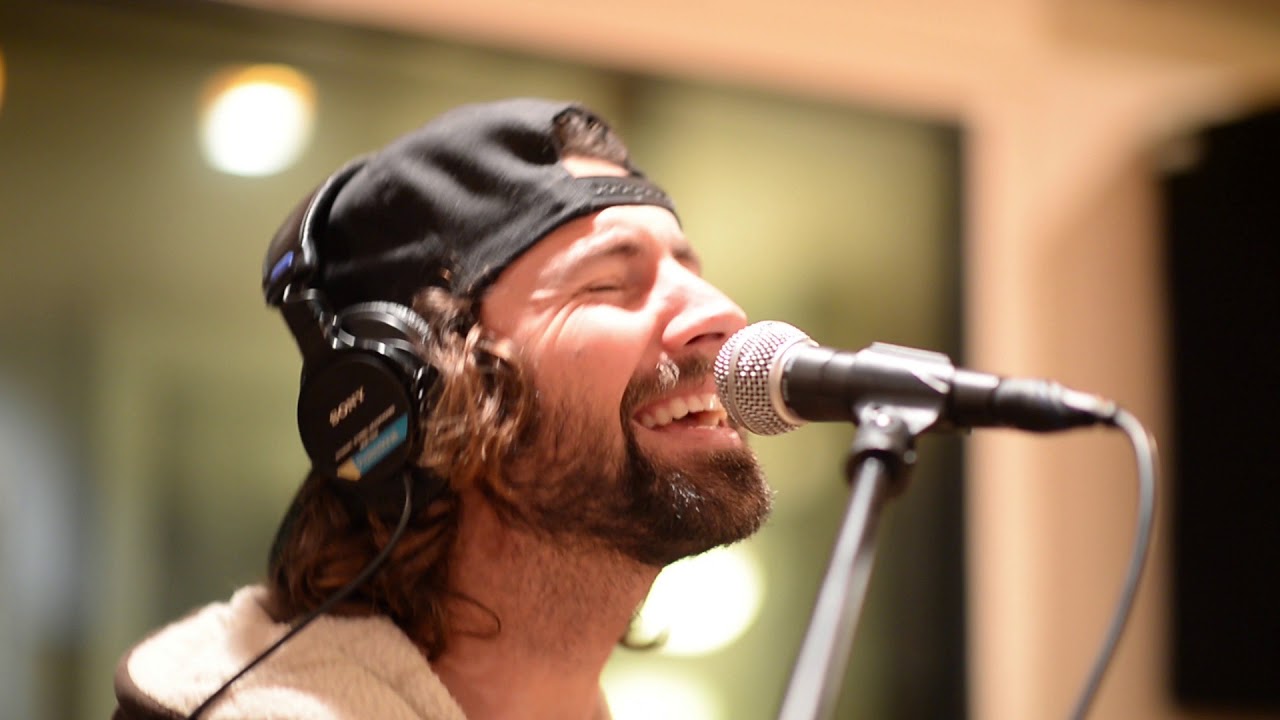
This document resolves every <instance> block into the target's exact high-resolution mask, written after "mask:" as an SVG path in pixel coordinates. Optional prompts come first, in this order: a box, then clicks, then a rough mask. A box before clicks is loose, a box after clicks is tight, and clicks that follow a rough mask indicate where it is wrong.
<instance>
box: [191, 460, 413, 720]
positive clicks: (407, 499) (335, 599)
mask: <svg viewBox="0 0 1280 720" xmlns="http://www.w3.org/2000/svg"><path fill="white" fill-rule="evenodd" d="M410 475H411V473H408V472H405V473H401V478H402V479H403V481H404V509H403V510H401V512H400V521H399V523H397V524H396V529H395V530H394V531H392V533H391V537H390V538H388V539H387V544H386V545H385V546H383V548H382V550H380V551H378V554H377V556H375V557H374V558H373V560H370V561H369V564H368V565H366V566H365V567H364V569H363V570H361V571H360V574H359V575H356V576H355V577H354V578H352V579H351V580H350V581H349V582H347V584H346V585H343V586H342V587H341V588H338V590H337V592H335V593H333V594H332V595H330V596H329V597H328V598H327V599H326V600H325V601H324V602H322V603H320V605H319V606H318V607H316V608H315V609H314V610H312V611H311V612H309V613H307V614H306V615H305V616H303V618H302V620H301V621H299V622H298V624H297V625H294V626H293V627H292V628H290V629H289V632H287V633H285V634H284V635H283V636H282V637H281V638H280V639H279V640H276V641H275V642H274V643H272V644H271V645H270V646H269V647H268V648H267V649H266V650H263V651H262V652H260V653H258V655H257V657H255V658H254V659H252V660H250V661H249V663H248V664H246V665H245V666H244V667H243V668H241V669H240V671H239V672H237V673H236V674H235V675H233V676H231V679H230V680H227V681H226V682H224V683H223V684H222V685H221V686H220V687H219V688H218V689H217V690H215V691H213V694H212V695H210V696H209V697H207V698H205V700H204V702H202V703H200V705H199V706H197V707H196V709H195V710H192V711H191V713H190V714H189V715H187V718H186V720H196V718H198V717H199V716H200V713H202V712H204V711H205V710H207V709H208V708H209V706H210V705H212V704H213V702H214V701H215V700H217V699H218V698H219V697H221V696H222V695H223V693H225V692H226V691H227V690H228V689H229V688H230V687H231V685H232V684H233V683H235V681H237V680H239V679H240V678H241V677H243V676H244V675H245V674H246V673H248V672H249V671H250V670H252V669H254V668H255V667H257V666H258V664H259V663H261V662H262V661H263V660H266V659H267V658H268V657H270V656H271V655H272V653H274V652H275V651H276V650H279V649H280V647H281V646H282V645H284V644H285V643H286V642H288V641H289V640H291V639H292V638H293V636H295V635H297V634H298V633H300V632H302V629H303V628H305V627H307V626H308V625H310V624H311V622H312V621H313V620H315V619H316V618H318V617H320V616H321V615H323V614H325V613H326V612H328V611H329V610H331V609H333V607H334V606H336V605H337V604H338V603H340V602H342V601H343V600H345V599H346V598H347V596H348V595H350V594H351V593H352V592H353V591H354V590H355V589H356V588H358V587H360V586H361V585H363V584H365V583H366V582H368V581H369V578H371V577H373V574H374V573H376V572H377V571H378V570H379V569H380V568H381V567H382V566H383V564H384V563H386V561H387V558H389V557H390V556H391V550H392V549H394V548H395V546H396V544H397V543H399V542H400V538H401V537H402V536H403V535H404V531H405V529H406V528H408V527H409V516H410V515H411V514H412V513H411V511H412V508H413V481H412V479H411V478H410Z"/></svg>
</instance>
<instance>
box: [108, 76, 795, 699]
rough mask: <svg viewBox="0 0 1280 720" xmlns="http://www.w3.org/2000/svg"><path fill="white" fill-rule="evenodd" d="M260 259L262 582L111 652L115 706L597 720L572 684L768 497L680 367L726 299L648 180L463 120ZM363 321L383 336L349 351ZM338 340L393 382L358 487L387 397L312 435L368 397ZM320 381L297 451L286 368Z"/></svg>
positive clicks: (560, 136)
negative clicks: (368, 418)
mask: <svg viewBox="0 0 1280 720" xmlns="http://www.w3.org/2000/svg"><path fill="white" fill-rule="evenodd" d="M309 228H313V229H309ZM312 234H314V236H315V237H314V238H310V240H311V244H314V247H312V246H311V244H309V243H307V242H301V244H300V241H299V239H298V238H309V237H310V235H312ZM313 256H314V257H313ZM299 258H302V260H299ZM267 266H268V277H267V280H266V282H265V285H266V286H267V292H268V299H269V301H271V302H272V303H273V304H277V305H279V306H281V308H282V310H283V311H284V312H285V314H286V319H287V320H288V321H289V324H290V327H291V329H292V330H293V331H294V334H295V336H296V337H297V339H298V343H299V345H300V347H302V349H303V354H304V385H303V392H302V395H303V398H304V399H302V400H300V404H299V418H300V427H301V428H302V431H303V439H304V444H305V445H307V447H308V451H309V452H310V453H311V456H312V458H313V462H314V464H315V465H314V467H313V471H312V473H311V474H310V476H309V477H308V479H307V481H306V482H305V483H304V485H303V487H302V488H301V490H300V491H299V494H298V497H297V498H296V499H295V501H294V504H293V507H292V508H291V509H290V511H289V514H288V516H287V517H286V520H285V522H284V523H283V525H282V527H281V530H280V533H279V535H278V536H277V541H276V545H275V547H274V548H273V551H272V557H271V563H270V572H269V578H268V581H267V582H266V583H265V585H263V586H254V587H249V588H245V589H243V590H241V591H240V592H238V593H237V594H236V595H235V596H234V597H233V598H232V599H231V600H230V601H229V602H228V603H221V604H215V605H211V606H208V607H206V608H204V609H203V610H200V611H198V612H197V613H196V614H194V615H192V616H191V617H188V618H186V619H184V620H181V621H179V622H177V623H175V624H173V625H170V626H169V627H167V628H165V629H163V630H161V631H160V632H159V633H157V634H156V635H154V636H152V637H151V638H149V639H148V640H146V641H144V642H143V643H142V644H140V645H139V646H138V647H136V648H134V649H133V650H131V651H130V652H129V653H127V654H126V655H125V657H124V658H122V660H121V663H120V667H119V669H118V672H117V678H116V689H117V697H118V699H119V707H118V709H117V714H116V717H117V718H121V719H126V718H127V719H129V720H135V719H138V718H155V717H166V718H172V717H183V716H187V715H188V714H190V713H192V712H193V711H195V710H196V709H197V708H200V710H199V712H200V714H201V717H207V718H241V717H280V718H355V717H377V718H430V719H432V720H435V719H437V718H438V719H449V720H454V719H458V718H468V719H469V720H486V719H489V718H548V719H552V718H554V719H555V720H578V719H581V720H588V719H595V718H605V717H608V715H609V713H608V708H607V706H606V705H605V703H604V700H603V696H602V694H601V692H600V687H599V682H600V673H601V670H602V668H603V666H604V664H605V661H606V660H607V659H608V656H609V654H610V652H611V651H612V649H613V647H614V646H615V645H616V643H617V642H618V639H619V638H620V637H622V636H623V635H624V634H625V632H626V629H627V627H628V624H629V622H630V620H631V618H632V616H633V613H634V612H635V610H636V608H637V607H638V605H639V604H640V603H641V601H642V600H643V598H644V597H645V594H646V593H647V591H648V588H649V586H650V584H651V583H652V581H653V579H654V578H655V577H656V575H657V573H658V572H659V570H660V569H661V568H662V567H663V566H664V565H666V564H668V563H670V562H672V561H674V560H677V559H679V558H682V557H686V556H688V555H692V554H696V553H700V552H703V551H705V550H707V549H710V548H712V547H715V546H717V545H721V544H725V543H731V542H734V541H737V540H739V539H741V538H744V537H746V536H748V535H750V534H751V533H752V532H754V531H755V530H756V529H758V527H759V526H760V525H761V523H762V522H763V521H764V519H765V517H766V516H767V514H768V511H769V506H770V499H771V493H770V491H769V490H768V488H767V486H766V485H765V483H764V479H763V477H762V474H761V472H760V470H759V468H758V465H757V464H756V461H755V458H754V456H753V455H752V453H751V452H750V451H749V450H748V449H747V448H746V446H745V444H744V442H743V438H742V437H741V435H740V433H739V432H738V430H737V429H735V428H733V427H730V426H729V424H728V421H727V419H726V416H725V413H724V412H723V410H721V409H720V407H719V404H718V400H717V398H716V395H715V387H714V382H713V380H712V377H711V374H710V367H711V364H712V361H713V360H714V358H715V355H716V353H717V351H718V350H719V348H720V346H721V345H722V344H723V343H724V341H725V340H726V339H727V338H728V337H729V335H731V334H732V333H733V332H735V331H736V330H738V329H740V328H741V327H743V326H744V325H745V317H744V314H743V312H742V310H741V309H740V308H739V307H738V306H737V305H735V304H734V303H733V302H732V301H730V300H729V299H728V298H727V297H726V296H725V295H724V294H723V293H721V292H720V291H719V290H717V289H716V288H715V287H713V286H712V285H710V284H709V283H707V282H706V281H705V280H704V279H703V278H702V277H701V275H700V267H699V263H698V259H697V256H696V254H695V253H694V252H693V250H692V248H691V247H690V245H689V244H688V241H687V240H686V238H685V237H684V235H683V233H682V232H681V229H680V225H679V222H678V220H677V218H676V216H675V214H674V212H673V209H672V206H671V203H670V201H669V199H668V198H667V196H666V195H665V194H664V193H663V192H662V191H661V190H659V189H658V188H657V187H656V186H654V185H652V184H651V183H649V182H648V181H647V180H646V179H645V178H644V176H643V175H642V174H640V173H639V172H638V171H637V170H636V169H635V168H634V167H633V166H632V165H631V163H630V160H629V158H628V155H627V150H626V148H625V147H624V146H623V145H622V143H621V141H620V140H619V139H618V138H617V137H616V136H615V135H614V134H613V132H612V131H611V130H610V129H609V128H608V126H607V125H606V124H605V123H604V122H603V121H601V120H600V119H599V118H598V117H596V116H595V115H594V114H593V113H592V112H591V111H589V110H587V109H585V108H582V107H581V106H578V105H574V104H568V103H555V102H549V101H542V100H511V101H504V102H498V103H491V104H484V105H474V106H467V107H463V108H459V109H457V110H454V111H452V112H450V113H446V114H445V115H443V116H441V117H439V118H437V119H436V120H434V121H432V122H431V123H428V124H427V125H425V126H424V127H423V128H420V129H419V130H417V131H415V132H414V133H411V134H410V135H408V136H406V137H405V138H402V139H401V140H399V141H397V142H395V143H393V144H391V145H390V146H388V147H387V148H386V149H384V150H383V151H381V152H379V153H376V154H374V155H372V156H370V157H369V158H367V159H365V160H362V161H360V162H358V163H356V164H355V165H353V166H352V167H351V168H349V169H348V170H347V171H344V172H342V173H339V175H338V176H335V178H334V179H332V180H331V181H330V183H328V184H327V185H326V186H325V187H324V188H322V189H321V190H320V191H319V192H318V193H317V195H316V197H315V198H314V199H311V200H309V201H307V202H304V204H303V207H302V208H300V210H299V211H298V212H295V214H294V216H293V217H292V218H291V220H290V221H289V222H287V223H286V224H285V227H284V228H282V230H281V232H280V233H279V234H278V235H277V238H276V240H275V241H274V242H273V244H272V248H271V250H270V251H269V253H268V263H267ZM282 278H283V279H282ZM282 286H283V287H282ZM300 307H301V308H306V309H307V312H314V316H313V315H309V314H307V313H302V314H298V313H299V312H301V311H299V310H298V308H300ZM344 308H345V309H346V310H344ZM407 308H412V310H408V309H407ZM312 317H314V319H315V320H316V323H315V327H312V328H311V329H310V330H308V327H309V323H310V319H311V318H312ZM370 317H376V318H377V320H376V321H369V322H366V321H367V320H368V318H370ZM370 323H371V324H372V326H376V328H377V329H380V330H382V331H383V332H384V333H386V334H390V335H392V336H394V337H392V338H391V339H386V338H382V339H379V340H377V341H376V342H371V341H367V340H365V339H362V338H359V337H357V336H359V335H360V333H362V332H365V331H367V330H368V327H369V326H370ZM316 327H318V328H320V329H321V331H322V335H323V341H317V340H316V338H317V337H320V336H319V335H317V334H316V333H317V331H316V330H315V328H316ZM335 328H337V329H336V330H335ZM353 338H354V339H353ZM336 346H344V347H343V348H342V349H343V350H346V351H348V352H346V354H343V353H341V352H334V351H333V348H334V347H336ZM397 348H398V349H397ZM355 351H360V352H363V353H365V354H366V355H369V354H379V355H381V356H383V357H382V358H381V359H390V360H391V361H392V362H390V363H388V364H389V365H391V366H397V365H402V366H406V367H407V368H408V369H407V370H406V371H405V374H406V376H407V377H411V378H413V379H415V380H410V381H409V383H408V385H409V387H410V390H409V391H408V393H407V396H408V397H410V398H422V410H421V417H418V415H417V414H415V412H414V409H413V408H410V409H409V411H407V412H406V416H408V417H412V418H415V419H414V420H413V421H412V422H410V423H409V425H408V426H407V427H408V428H409V430H408V432H407V434H408V435H409V438H408V439H409V442H408V443H406V445H405V447H411V448H412V456H411V457H409V458H408V459H407V461H406V462H404V463H400V464H395V463H392V464H393V465H394V467H393V469H392V471H390V472H387V473H385V474H386V475H387V478H386V479H374V476H375V475H378V474H381V473H382V471H381V465H380V464H379V463H383V457H384V456H383V452H384V449H385V448H383V446H386V447H391V448H393V450H395V449H398V446H397V444H396V443H397V442H398V441H399V440H398V438H399V436H398V435H396V434H395V432H393V431H392V430H389V429H388V428H390V427H391V426H392V425H393V423H392V421H389V420H386V418H387V417H390V416H391V415H393V414H394V413H392V412H391V411H388V412H386V413H383V414H382V415H380V416H379V417H378V419H377V420H376V421H375V423H374V424H373V425H369V426H367V428H366V430H371V432H364V431H362V433H360V434H357V435H356V436H354V437H356V439H357V440H359V442H356V443H355V445H357V446H359V448H365V449H360V450H359V452H355V451H354V450H352V451H351V452H350V453H348V450H350V449H351V446H352V444H353V443H352V442H351V441H350V440H349V439H348V436H341V437H340V438H339V440H337V441H332V443H331V444H328V445H326V443H329V442H330V440H331V438H330V436H329V435H325V434H324V433H327V432H329V430H328V429H326V428H331V429H339V428H341V426H342V425H343V424H344V423H345V422H346V416H347V414H348V413H351V414H357V413H360V412H364V406H365V405H367V404H370V403H371V402H372V401H370V402H366V395H367V394H370V395H374V396H377V395H378V394H379V392H381V391H380V390H377V389H376V388H374V389H367V388H366V387H365V385H364V384H361V385H359V387H358V388H356V389H352V388H355V386H354V385H342V384H341V383H342V382H343V381H344V380H346V376H345V374H344V373H334V372H332V371H330V368H331V367H333V366H334V363H335V362H337V361H339V360H345V359H347V358H350V357H352V356H353V355H354V354H358V353H356V352H355ZM406 355H412V356H413V357H411V358H407V357H406ZM317 358H320V359H317ZM335 358H336V359H337V360H335ZM381 359H380V360H379V362H381ZM361 362H364V360H363V359H362V360H361ZM416 363H420V364H416ZM361 367H363V365H361ZM415 368H420V369H415ZM360 372H363V371H360ZM379 372H380V371H379ZM334 375H337V376H338V377H337V378H336V379H334V380H332V382H335V383H338V385H337V389H336V390H334V391H333V392H329V391H330V390H332V388H328V387H326V388H325V390H326V392H328V395H326V396H325V397H326V398H332V399H328V400H326V402H324V403H321V405H322V406H323V408H324V410H323V412H322V413H320V420H319V421H318V425H319V426H321V431H320V432H321V436H320V439H319V440H315V439H309V436H308V432H309V430H308V426H309V425H310V424H311V423H310V422H309V420H307V419H306V416H307V410H306V407H308V402H307V401H306V400H305V399H306V398H307V397H308V396H309V393H312V392H313V390H312V389H309V384H311V385H314V384H317V383H321V381H322V380H321V379H323V378H326V377H329V376H334ZM424 375H425V376H429V377H430V378H431V381H430V382H429V384H428V386H427V387H426V388H425V389H423V388H419V387H417V386H416V385H415V384H414V383H415V382H416V378H418V377H420V376H424ZM323 382H325V383H327V382H330V380H323ZM366 391H367V392H366ZM414 402H416V400H415V401H414ZM410 404H413V403H412V402H411V403H410ZM361 422H363V421H361ZM388 439H389V442H384V440H388ZM338 445H341V447H340V448H339V449H338V451H337V452H338V455H340V456H341V457H336V458H335V457H331V456H330V453H329V452H328V451H330V450H332V449H333V447H335V446H338ZM317 446H323V447H324V448H325V450H322V451H317V450H316V447H317ZM370 449H376V450H377V453H376V457H373V458H372V459H371V460H370V459H369V457H368V454H369V452H371V451H372V450H370ZM386 452H388V453H391V455H390V457H392V458H393V459H394V452H393V451H392V450H387V451H386ZM366 461H367V462H366ZM353 463H354V464H353ZM362 463H364V464H362ZM383 464H385V463H383ZM335 465H341V467H338V468H337V469H336V470H335V469H334V468H333V467H332V466H335ZM352 468H356V469H355V470H353V469H352ZM370 487H373V488H374V490H369V488H370ZM424 496H425V497H424ZM402 513H403V517H404V519H405V520H406V522H407V529H404V531H403V535H401V534H400V531H399V529H398V528H397V527H396V525H397V519H396V518H397V516H401V515H402ZM384 551H385V552H384ZM379 553H383V554H384V555H385V564H382V565H381V567H380V568H378V569H376V571H373V573H372V575H371V577H368V578H367V579H365V578H364V577H363V576H364V575H365V574H368V573H369V572H370V571H371V568H375V567H377V566H378V564H379V563H380V562H381V561H382V559H383V558H382V557H378V556H379ZM347 592H349V593H350V594H349V595H344V594H342V593H347ZM322 606H323V607H322ZM318 610H322V611H324V612H323V614H321V615H320V616H319V617H318V619H315V620H314V622H311V621H310V620H309V619H308V617H309V616H310V615H315V614H316V613H317V611H318ZM308 622H309V625H307V626H306V627H305V629H304V630H302V631H299V632H297V633H296V634H295V635H292V636H291V637H289V638H288V639H287V640H286V641H285V642H284V643H283V645H280V646H279V647H278V649H273V648H272V644H273V643H275V642H277V641H279V640H280V639H281V638H284V637H286V633H287V632H288V631H289V630H290V625H291V624H292V625H293V627H295V628H297V627H299V626H300V625H302V624H305V623H308ZM255 661H256V662H257V664H256V665H254V666H253V667H251V669H249V670H248V671H247V672H244V674H243V675H242V676H239V677H238V679H235V680H234V681H233V682H230V683H229V685H228V681H229V680H231V679H232V678H233V677H236V676H237V673H238V672H240V671H241V670H243V669H244V668H246V667H248V666H250V665H251V664H252V663H254V662H255ZM211 698H212V699H211ZM202 703H203V704H204V705H205V706H204V707H201V705H202Z"/></svg>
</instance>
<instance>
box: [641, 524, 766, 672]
mask: <svg viewBox="0 0 1280 720" xmlns="http://www.w3.org/2000/svg"><path fill="white" fill-rule="evenodd" d="M763 575H764V574H763V572H762V571H761V569H760V563H759V562H758V561H757V560H756V558H755V555H754V554H752V552H751V551H750V549H749V546H747V545H733V546H731V547H721V548H716V549H714V550H710V551H708V552H705V553H703V554H701V555H697V556H694V557H691V558H686V559H684V560H681V561H679V562H677V563H674V564H672V565H669V566H667V568H666V569H664V570H663V571H662V573H661V574H659V575H658V579H657V580H655V581H654V583H653V587H652V588H651V589H650V590H649V597H648V598H646V599H645V601H644V605H643V606H642V607H641V609H640V614H639V616H638V618H637V620H638V622H639V628H638V630H639V634H638V636H639V637H641V638H644V637H664V636H665V642H664V643H663V645H662V648H661V650H662V652H664V653H668V654H672V655H705V654H707V653H712V652H715V651H717V650H719V649H721V648H723V647H727V646H728V645H730V644H731V643H733V642H734V641H735V640H737V639H738V638H739V637H741V636H742V634H743V633H744V632H746V630H747V628H749V627H751V624H752V623H753V622H755V619H756V616H757V615H759V612H760V605H761V604H762V602H763V600H764V578H763Z"/></svg>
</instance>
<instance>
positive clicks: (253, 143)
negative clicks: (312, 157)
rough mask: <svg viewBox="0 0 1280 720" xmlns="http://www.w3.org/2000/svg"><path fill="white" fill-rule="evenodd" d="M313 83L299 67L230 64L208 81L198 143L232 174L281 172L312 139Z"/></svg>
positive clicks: (216, 164)
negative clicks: (233, 65) (229, 68)
mask: <svg viewBox="0 0 1280 720" xmlns="http://www.w3.org/2000/svg"><path fill="white" fill-rule="evenodd" d="M314 116H315V89H314V87H313V85H312V83H311V81H310V80H308V79H307V78H306V76H304V75H302V73H299V72H298V71H297V70H294V69H292V68H288V67H285V66H282V65H253V66H249V67H242V68H236V69H233V70H228V71H226V72H223V73H221V74H219V75H218V76H216V77H214V78H213V80H212V81H210V83H209V85H208V86H207V87H206V91H205V97H204V102H203V108H202V115H201V119H200V144H201V148H202V149H203V150H204V154H205V158H206V159H207V160H208V161H209V164H211V165H213V166H214V167H215V168H217V169H219V170H221V171H223V172H226V173H231V174H232V175H248V176H260V175H271V174H273V173H277V172H280V171H281V170H283V169H285V168H286V167H288V166H289V165H291V164H293V162H294V161H296V160H297V159H298V157H299V156H300V155H302V151H303V150H304V149H306V146H307V143H308V141H309V140H310V139H311V126H312V123H313V121H314Z"/></svg>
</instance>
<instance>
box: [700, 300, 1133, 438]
mask: <svg viewBox="0 0 1280 720" xmlns="http://www.w3.org/2000/svg"><path fill="white" fill-rule="evenodd" d="M715 376H716V388H717V390H718V391H719V393H720V399H721V401H722V402H723V403H724V407H725V410H726V411H727V412H728V413H729V416H730V418H732V419H733V420H734V421H736V422H737V423H739V424H740V425H742V426H743V427H745V428H746V429H747V430H750V431H751V432H753V433H755V434H757V435H778V434H781V433H784V432H788V431H790V430H794V429H795V428H797V427H800V426H801V425H803V424H805V423H806V422H808V421H815V422H823V421H833V420H838V421H846V422H848V421H852V422H854V423H859V422H861V418H862V416H863V413H864V412H867V411H875V410H879V409H884V408H893V409H895V410H896V411H898V412H899V414H900V416H901V417H902V418H903V420H904V421H905V422H906V424H907V427H908V429H909V430H911V432H913V433H915V434H919V433H922V432H924V431H926V430H930V429H958V428H974V427H1010V428H1018V429H1022V430H1033V431H1037V432H1049V431H1054V430H1065V429H1068V428H1073V427H1083V426H1087V425H1095V424H1113V421H1114V419H1115V416H1116V413H1117V412H1118V411H1119V408H1117V406H1116V404H1115V403H1113V402H1111V401H1110V400H1106V399H1104V398H1100V397H1098V396H1096V395H1090V394H1087V393H1083V392H1079V391H1076V390H1071V389H1068V388H1064V387H1063V386H1061V385H1059V384H1058V383H1056V382H1051V381H1048V380H1038V379H1024V378H1004V377H1000V376H998V375H991V374H988V373H982V372H975V371H972V370H965V369H962V368H956V367H955V366H954V365H952V363H951V360H950V358H948V357H947V356H946V355H943V354H941V353H937V352H932V351H928V350H918V349H915V348H908V347H901V346H898V345H889V344H886V343H874V344H872V345H871V346H870V347H868V348H866V349H863V350H860V351H857V352H851V351H848V350H836V349H833V348H827V347H822V346H820V345H818V344H817V343H815V342H814V341H813V340H812V339H810V338H809V336H808V335H806V334H804V332H802V331H800V330H799V329H797V328H795V327H792V326H791V325H788V324H786V323H782V322H776V321H764V322H758V323H755V324H754V325H750V326H748V327H745V328H743V329H742V330H739V331H738V332H736V333H734V334H733V335H732V336H731V337H730V338H729V339H728V340H727V341H726V342H725V344H724V346H723V347H722V348H721V349H720V354H719V355H718V356H717V357H716V363H715Z"/></svg>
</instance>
